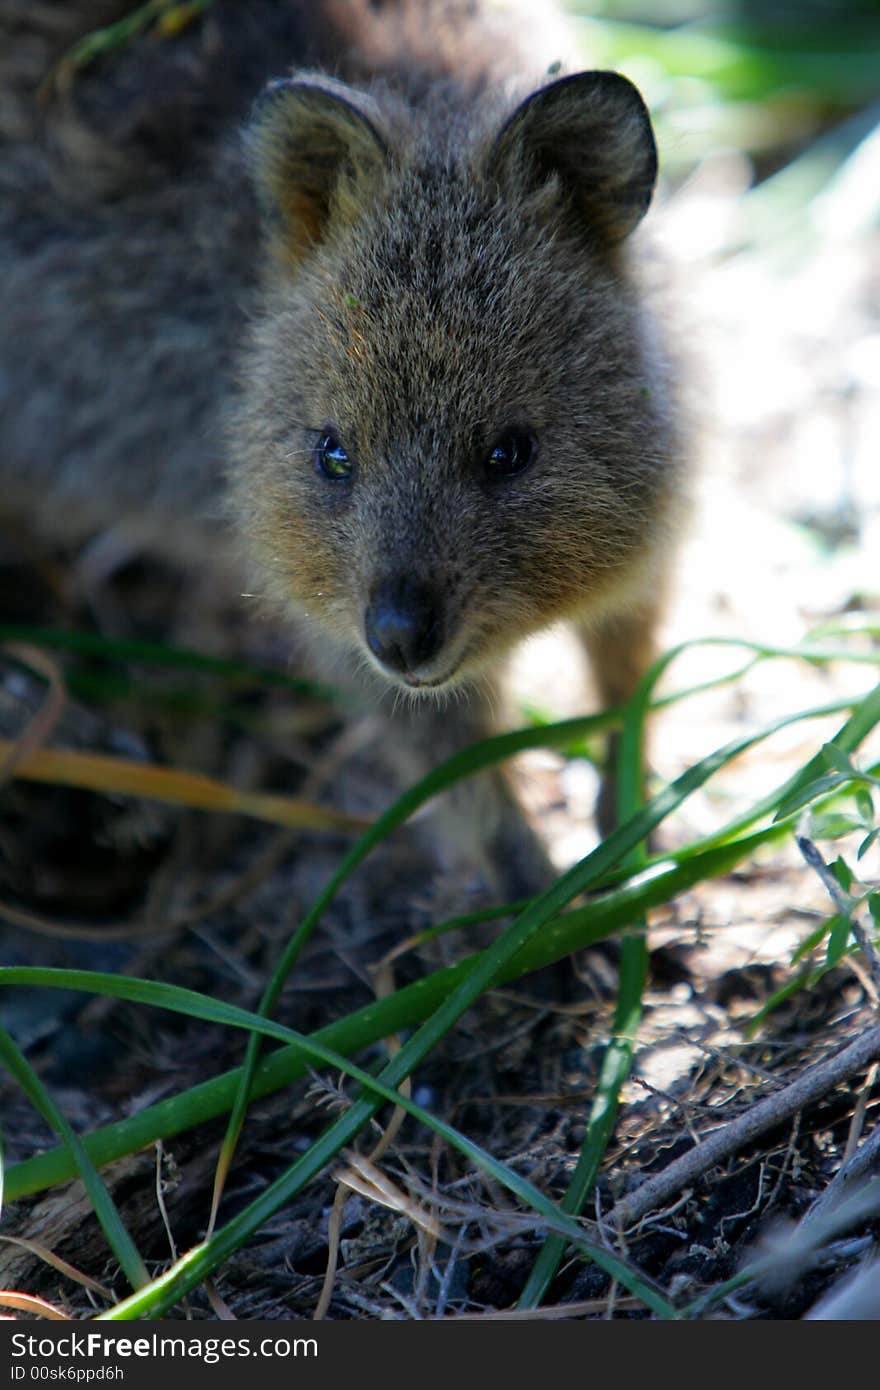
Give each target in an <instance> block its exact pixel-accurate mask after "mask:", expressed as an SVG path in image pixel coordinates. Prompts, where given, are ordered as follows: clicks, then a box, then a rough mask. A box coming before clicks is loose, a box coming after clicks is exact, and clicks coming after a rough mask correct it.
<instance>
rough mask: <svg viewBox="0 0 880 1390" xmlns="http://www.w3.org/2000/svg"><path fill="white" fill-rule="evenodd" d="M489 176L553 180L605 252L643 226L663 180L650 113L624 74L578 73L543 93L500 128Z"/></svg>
mask: <svg viewBox="0 0 880 1390" xmlns="http://www.w3.org/2000/svg"><path fill="white" fill-rule="evenodd" d="M487 168H488V172H489V173H490V175H491V176H493V177H495V178H497V179H498V180H499V182H501V183H502V185H504V184H505V183H506V182H507V181H508V179H509V178H510V177H513V179H514V180H515V181H516V183H517V184H518V185H519V186H520V187H522V182H523V180H525V183H526V186H532V187H534V188H537V187H539V186H540V185H541V184H543V183H546V182H548V181H549V180H550V179H551V178H553V177H554V176H555V177H556V178H557V179H558V180H559V182H560V184H561V187H562V189H563V191H564V193H565V194H566V195H567V197H568V199H569V202H570V205H571V208H572V211H573V212H574V214H575V216H576V217H577V219H578V222H579V223H580V224H581V225H582V227H583V229H584V230H585V231H587V232H588V233H589V234H590V235H591V236H593V237H597V238H598V239H599V241H600V242H601V243H603V244H605V245H614V244H616V243H617V242H620V241H623V239H624V237H627V236H629V234H630V232H631V231H632V230H633V229H634V228H635V227H636V226H637V224H638V223H639V222H640V221H641V219H642V217H643V216H644V214H645V212H646V211H647V208H648V204H649V203H650V201H651V194H652V192H653V190H654V183H655V181H656V178H657V146H656V145H655V143H654V132H653V130H652V129H651V118H650V116H649V115H648V110H647V107H646V106H645V103H644V102H643V101H642V98H641V96H640V95H639V93H638V91H637V90H636V88H635V87H634V86H633V84H632V83H631V82H630V81H628V79H627V78H625V77H622V76H621V74H620V73H618V72H579V73H574V74H573V75H572V76H571V77H563V78H560V80H559V81H558V82H553V83H551V84H550V85H549V86H548V87H542V88H541V89H540V91H537V92H535V93H534V94H533V95H532V96H530V97H527V98H526V100H525V101H524V102H523V103H522V105H521V106H519V107H517V109H516V111H514V113H513V115H512V116H511V117H510V119H509V120H508V121H507V122H506V123H505V125H504V126H503V127H502V128H501V130H500V132H499V134H498V136H497V138H496V140H495V143H494V145H493V146H492V150H491V153H490V156H489V162H488V166H487Z"/></svg>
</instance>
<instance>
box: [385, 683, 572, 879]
mask: <svg viewBox="0 0 880 1390" xmlns="http://www.w3.org/2000/svg"><path fill="white" fill-rule="evenodd" d="M494 703H495V702H494V698H493V693H492V692H491V691H490V690H488V689H487V688H486V687H485V686H484V687H483V688H481V690H480V691H479V692H477V691H472V692H470V693H469V695H468V696H467V698H466V699H463V700H462V701H461V702H460V703H450V704H448V705H446V706H439V705H435V704H433V703H432V704H431V705H425V704H419V705H417V706H412V707H410V709H408V710H407V711H406V713H405V715H403V716H402V718H403V720H404V721H405V723H406V725H407V728H406V730H405V733H406V737H407V743H408V745H409V753H410V754H414V756H415V758H416V759H417V760H418V762H419V764H421V767H422V771H424V770H427V768H429V767H435V766H437V764H438V763H440V762H443V761H444V760H445V759H446V758H449V757H451V756H452V755H453V754H454V753H458V752H460V751H461V750H462V749H464V748H467V747H468V746H469V745H470V744H472V743H476V742H477V741H478V740H481V739H484V738H488V737H489V736H490V735H492V734H494V733H497V732H498V730H497V727H496V725H495V722H494V718H493V713H492V711H493V706H494ZM400 719H401V716H400V715H398V717H397V718H396V720H395V722H396V723H397V722H400ZM409 770H410V771H411V772H415V771H416V768H415V765H414V764H413V765H411V768H410V769H409ZM438 814H439V818H440V820H441V823H442V835H443V839H444V840H445V841H446V842H448V843H451V844H452V845H453V847H454V848H455V849H456V850H457V851H458V852H460V853H461V854H462V855H463V856H464V857H465V858H467V859H470V860H472V861H473V862H474V863H475V864H477V865H478V866H479V867H480V868H481V869H482V870H483V872H485V874H486V876H487V878H488V879H489V881H490V882H491V883H492V884H493V886H494V888H495V889H496V890H497V891H498V893H499V894H500V895H502V896H503V898H504V899H505V900H508V901H513V900H515V899H518V898H523V897H530V896H532V895H533V894H535V893H538V892H541V891H543V889H545V888H546V887H547V886H548V884H549V883H551V882H552V881H553V878H554V877H555V872H554V869H553V867H552V865H551V863H550V860H549V858H548V855H547V852H546V850H545V849H544V847H543V845H542V844H541V842H540V840H539V839H538V836H537V835H536V834H535V832H534V831H533V830H532V828H531V826H530V825H529V823H528V821H527V820H526V817H525V812H524V811H523V808H522V806H521V805H520V803H519V800H518V798H517V796H516V793H515V791H514V787H513V780H512V777H511V774H510V771H509V768H508V766H507V765H506V764H503V763H502V764H499V765H497V766H495V767H492V768H487V769H486V770H485V771H483V772H480V773H477V774H476V775H475V776H474V777H471V778H468V779H467V780H466V781H464V782H460V783H459V784H458V785H457V786H455V787H453V788H451V789H450V791H448V792H446V793H444V794H443V796H442V798H441V800H440V802H439V803H438Z"/></svg>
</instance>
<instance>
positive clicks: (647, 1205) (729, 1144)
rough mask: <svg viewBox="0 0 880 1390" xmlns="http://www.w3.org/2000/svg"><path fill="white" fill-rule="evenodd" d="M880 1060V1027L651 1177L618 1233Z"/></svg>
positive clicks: (633, 1198)
mask: <svg viewBox="0 0 880 1390" xmlns="http://www.w3.org/2000/svg"><path fill="white" fill-rule="evenodd" d="M878 1057H880V1027H877V1028H871V1029H870V1030H869V1031H868V1032H867V1033H863V1034H862V1035H861V1037H858V1038H856V1039H855V1041H854V1042H851V1043H850V1044H849V1046H848V1047H845V1048H843V1050H842V1051H841V1052H838V1053H836V1054H835V1055H834V1056H832V1057H827V1058H826V1059H825V1061H823V1062H819V1063H817V1065H816V1066H813V1067H809V1068H808V1069H807V1070H806V1071H804V1072H802V1073H801V1075H800V1076H799V1077H798V1078H797V1080H796V1081H792V1082H791V1083H790V1084H789V1085H788V1086H783V1087H782V1089H781V1090H779V1091H774V1093H773V1094H772V1095H770V1096H766V1097H765V1098H764V1100H759V1101H757V1102H756V1103H755V1104H754V1105H753V1106H752V1107H751V1109H749V1110H747V1111H745V1113H744V1114H742V1115H739V1116H738V1117H737V1118H736V1119H735V1120H731V1121H730V1122H729V1123H728V1124H726V1125H722V1126H721V1127H720V1128H719V1129H716V1130H714V1131H713V1132H712V1133H711V1134H710V1135H708V1136H707V1138H705V1139H702V1140H700V1142H699V1143H698V1144H697V1145H696V1147H695V1148H693V1149H690V1150H689V1151H688V1153H686V1154H682V1156H681V1158H677V1159H675V1160H674V1161H673V1162H672V1163H670V1164H669V1166H668V1167H666V1168H664V1169H663V1171H662V1172H660V1173H655V1174H653V1175H652V1176H651V1177H650V1178H646V1179H645V1181H644V1182H643V1183H641V1184H640V1185H639V1186H638V1187H637V1188H636V1189H635V1191H634V1192H631V1193H630V1194H629V1196H628V1197H624V1198H622V1199H621V1201H619V1202H618V1203H617V1205H616V1206H615V1207H614V1209H613V1211H612V1213H611V1216H610V1220H611V1221H612V1222H615V1223H616V1224H617V1226H618V1229H623V1228H624V1227H630V1226H634V1225H637V1224H638V1222H640V1221H642V1220H643V1219H644V1218H645V1217H646V1216H647V1215H648V1214H649V1213H650V1212H652V1211H656V1210H657V1208H659V1207H662V1206H664V1205H665V1204H666V1203H667V1202H669V1201H671V1199H672V1198H673V1197H675V1196H677V1194H678V1193H679V1192H681V1190H682V1189H683V1188H685V1187H688V1186H690V1184H691V1183H694V1182H697V1181H698V1179H699V1178H701V1177H703V1176H704V1174H706V1173H707V1172H708V1171H709V1169H710V1168H714V1167H715V1165H716V1164H718V1163H721V1162H723V1160H724V1159H726V1158H730V1157H731V1155H732V1154H735V1153H738V1152H739V1150H740V1149H743V1148H745V1146H746V1145H747V1144H749V1143H750V1142H751V1141H752V1140H753V1139H756V1138H757V1137H758V1135H759V1134H764V1133H766V1131H767V1130H768V1129H775V1127H776V1126H777V1125H781V1124H783V1123H784V1122H785V1121H786V1120H790V1119H791V1118H792V1116H793V1115H796V1114H797V1113H798V1111H800V1110H805V1109H806V1108H807V1106H809V1105H814V1104H815V1103H816V1102H817V1101H819V1100H821V1099H822V1097H823V1096H826V1095H827V1094H828V1092H829V1091H831V1090H833V1089H834V1087H835V1086H837V1085H838V1084H839V1083H840V1082H841V1081H845V1080H846V1079H847V1077H849V1076H852V1075H853V1074H854V1073H856V1072H859V1071H864V1070H865V1068H866V1067H869V1066H870V1065H871V1063H872V1062H873V1061H875V1060H876V1059H877V1058H878Z"/></svg>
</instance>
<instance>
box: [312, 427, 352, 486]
mask: <svg viewBox="0 0 880 1390" xmlns="http://www.w3.org/2000/svg"><path fill="white" fill-rule="evenodd" d="M315 467H316V468H317V470H318V472H319V473H321V474H322V475H323V476H324V477H325V478H329V479H330V481H331V482H332V483H344V482H345V481H346V480H347V479H348V478H350V477H351V474H352V467H353V465H352V462H351V459H350V458H349V457H348V454H347V453H346V452H345V450H344V449H343V447H342V445H341V444H340V442H339V440H338V439H337V438H336V435H335V434H333V432H332V431H331V430H325V431H324V433H323V434H322V435H321V436H320V438H319V440H318V442H317V444H316V445H315Z"/></svg>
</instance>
